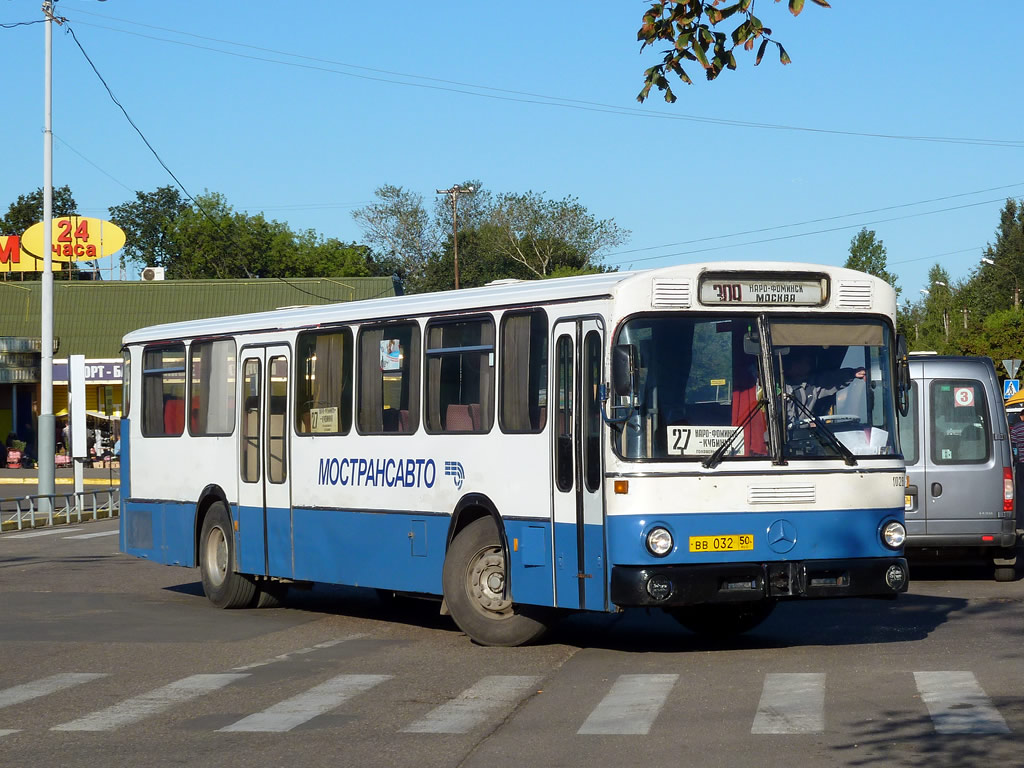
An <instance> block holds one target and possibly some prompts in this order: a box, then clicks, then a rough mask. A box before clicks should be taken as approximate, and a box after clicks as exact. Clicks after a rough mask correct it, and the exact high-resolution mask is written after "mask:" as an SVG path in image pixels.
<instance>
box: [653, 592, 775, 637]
mask: <svg viewBox="0 0 1024 768" xmlns="http://www.w3.org/2000/svg"><path fill="white" fill-rule="evenodd" d="M666 610H667V611H668V612H669V614H671V616H672V617H673V618H674V619H675V620H676V621H678V622H679V623H680V624H682V625H683V626H684V627H686V628H687V629H688V630H690V631H691V632H694V633H696V634H698V635H701V636H702V637H710V638H716V639H722V638H727V637H732V636H733V635H740V634H743V633H744V632H749V631H750V630H752V629H753V628H754V627H756V626H757V625H758V624H760V623H761V622H762V621H764V620H765V619H767V618H768V617H769V616H770V615H771V613H772V611H774V610H775V601H774V600H759V601H757V602H755V603H715V604H711V605H688V606H686V607H683V608H668V609H666Z"/></svg>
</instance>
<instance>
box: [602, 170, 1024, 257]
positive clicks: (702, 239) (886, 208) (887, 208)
mask: <svg viewBox="0 0 1024 768" xmlns="http://www.w3.org/2000/svg"><path fill="white" fill-rule="evenodd" d="M1020 186H1024V181H1018V182H1015V183H1013V184H1003V185H1001V186H998V187H989V188H988V189H977V190H974V191H973V192H958V193H957V194H953V195H945V196H943V197H933V198H930V199H928V200H917V201H916V202H913V203H899V204H896V205H887V206H883V207H881V208H869V209H868V210H864V211H857V212H855V213H842V214H838V215H836V216H824V217H822V218H819V219H808V220H807V221H799V222H795V223H792V224H776V225H775V226H771V227H760V228H758V229H747V230H743V231H741V232H731V233H730V234H727V235H709V236H708V237H699V238H696V239H694V240H682V241H680V242H677V243H665V244H663V245H648V246H644V247H643V248H631V249H629V250H625V251H615V252H614V253H610V254H608V256H621V255H622V254H625V253H641V252H643V251H654V250H657V249H659V248H675V247H677V246H680V245H693V244H695V243H705V242H709V241H711V240H727V239H728V238H730V237H742V236H743V235H756V234H760V233H762V232H774V231H777V230H780V229H789V228H791V227H804V226H807V225H809V224H821V223H823V222H826V221H837V220H838V219H848V218H850V217H851V216H867V215H869V214H872V213H881V212H883V211H894V210H899V209H900V208H911V207H913V206H915V205H927V204H928V203H939V202H942V201H944V200H955V199H956V198H958V197H970V196H971V195H981V194H985V193H987V192H998V191H999V190H1001V189H1012V188H1013V187H1020ZM980 204H981V203H978V205H980ZM971 205H974V204H973V203H972V204H971ZM968 207H969V206H968ZM952 210H955V209H952ZM930 213H931V211H922V212H920V213H917V214H912V216H927V215H929V214H930ZM912 216H908V217H905V218H911V217H912ZM868 223H871V222H868ZM850 226H861V225H859V224H855V225H850ZM655 258H658V257H655ZM624 261H629V259H625V260H624ZM619 263H622V262H619Z"/></svg>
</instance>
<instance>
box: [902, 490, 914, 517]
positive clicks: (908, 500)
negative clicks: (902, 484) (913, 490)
mask: <svg viewBox="0 0 1024 768" xmlns="http://www.w3.org/2000/svg"><path fill="white" fill-rule="evenodd" d="M913 508H914V497H913V496H911V495H910V494H909V493H907V494H904V496H903V510H904V511H905V512H910V511H911V510H912V509H913Z"/></svg>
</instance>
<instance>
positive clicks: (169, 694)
mask: <svg viewBox="0 0 1024 768" xmlns="http://www.w3.org/2000/svg"><path fill="white" fill-rule="evenodd" d="M244 677H248V675H240V674H222V675H192V676H190V677H185V678H182V679H181V680H176V681H175V682H173V683H170V684H169V685H165V686H163V687H162V688H157V689H155V690H152V691H150V692H149V693H144V694H142V695H141V696H134V697H132V698H130V699H125V700H124V701H122V702H120V703H119V704H115V705H113V706H112V707H107V708H106V709H101V710H99V711H98V712H93V713H92V714H90V715H86V716H85V717H81V718H79V719H77V720H72V721H71V722H70V723H64V724H62V725H55V726H54V727H53V728H51V729H50V730H51V731H112V730H114V729H115V728H120V727H121V726H124V725H129V724H131V723H136V722H138V721H139V720H143V719H145V718H147V717H149V716H150V715H156V714H159V713H160V712H163V711H164V710H167V709H170V708H171V707H173V706H174V705H175V704H181V703H182V702H185V701H189V700H190V699H195V698H198V697H200V696H203V695H204V694H207V693H210V692H211V691H216V690H218V689H219V688H223V687H224V686H225V685H228V684H229V683H233V682H235V681H236V680H241V679H242V678H244Z"/></svg>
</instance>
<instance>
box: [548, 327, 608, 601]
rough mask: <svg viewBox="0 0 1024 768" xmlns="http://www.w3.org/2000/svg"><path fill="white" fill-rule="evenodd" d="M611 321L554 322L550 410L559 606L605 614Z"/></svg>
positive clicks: (553, 535) (556, 583)
mask: <svg viewBox="0 0 1024 768" xmlns="http://www.w3.org/2000/svg"><path fill="white" fill-rule="evenodd" d="M603 338H604V324H603V322H602V321H601V320H600V319H598V318H590V317H588V318H576V319H568V320H560V321H558V322H557V323H555V327H554V332H553V334H552V339H553V340H554V343H553V345H552V350H553V353H554V356H553V358H552V359H553V362H554V365H552V366H551V370H552V381H551V385H550V388H549V389H548V393H549V396H548V411H549V412H550V413H553V414H554V418H553V419H552V420H551V433H552V439H553V441H554V449H553V453H552V456H553V461H552V473H553V477H552V489H553V495H554V500H553V518H552V520H553V526H554V530H553V532H552V539H553V541H554V547H555V604H556V605H557V606H559V607H563V608H586V609H590V610H604V609H605V608H606V603H607V597H606V590H605V585H606V582H607V579H606V571H605V566H606V562H607V558H606V556H605V547H604V496H603V493H602V485H603V483H604V468H603V466H602V463H601V453H602V450H601V448H602V446H601V411H600V403H599V401H598V399H597V388H598V385H599V384H600V383H601V365H602V359H603V358H602V350H603V348H604V341H603Z"/></svg>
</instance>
